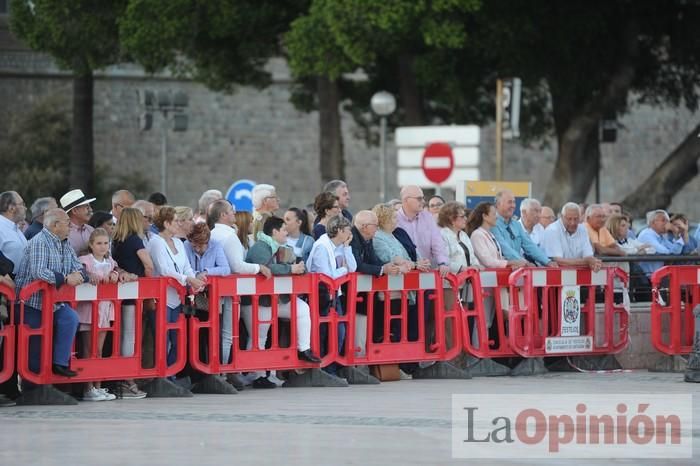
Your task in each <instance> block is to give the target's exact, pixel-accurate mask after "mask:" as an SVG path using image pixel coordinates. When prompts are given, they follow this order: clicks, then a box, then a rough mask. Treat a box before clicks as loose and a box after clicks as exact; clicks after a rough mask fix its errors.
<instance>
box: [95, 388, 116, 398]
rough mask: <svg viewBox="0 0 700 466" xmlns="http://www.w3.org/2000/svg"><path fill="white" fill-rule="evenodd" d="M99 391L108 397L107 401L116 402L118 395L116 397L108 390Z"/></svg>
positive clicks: (100, 389) (101, 389)
mask: <svg viewBox="0 0 700 466" xmlns="http://www.w3.org/2000/svg"><path fill="white" fill-rule="evenodd" d="M97 390H99V391H101V392H102V394H103V395H104V396H105V397H107V400H106V401H112V400H116V399H117V395H115V394H114V393H109V391H107V389H106V388H98V389H97Z"/></svg>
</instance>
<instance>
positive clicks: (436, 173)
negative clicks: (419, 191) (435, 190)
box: [421, 142, 455, 184]
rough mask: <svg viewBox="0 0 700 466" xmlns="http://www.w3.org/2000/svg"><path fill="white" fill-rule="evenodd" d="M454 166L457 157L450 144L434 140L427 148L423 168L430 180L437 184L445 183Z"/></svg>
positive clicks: (424, 153)
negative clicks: (453, 153)
mask: <svg viewBox="0 0 700 466" xmlns="http://www.w3.org/2000/svg"><path fill="white" fill-rule="evenodd" d="M454 166H455V159H454V155H452V147H450V145H449V144H447V143H444V142H434V143H432V144H429V145H428V147H426V148H425V152H423V162H422V163H421V168H423V173H424V174H425V177H426V178H428V180H430V181H432V182H433V183H435V184H440V183H444V182H445V181H447V178H449V177H450V175H451V174H452V170H453V169H454Z"/></svg>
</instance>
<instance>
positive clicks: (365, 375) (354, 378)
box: [338, 366, 381, 385]
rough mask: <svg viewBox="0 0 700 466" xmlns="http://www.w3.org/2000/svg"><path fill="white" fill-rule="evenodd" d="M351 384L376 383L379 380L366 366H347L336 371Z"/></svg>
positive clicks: (378, 382)
mask: <svg viewBox="0 0 700 466" xmlns="http://www.w3.org/2000/svg"><path fill="white" fill-rule="evenodd" d="M338 372H339V373H340V375H341V376H342V377H345V378H346V379H347V381H348V383H349V384H351V385H377V384H380V383H381V382H380V380H379V379H378V378H376V377H374V376H373V375H371V374H370V373H369V367H368V366H357V367H353V366H348V367H344V368H342V369H341V370H340V371H338Z"/></svg>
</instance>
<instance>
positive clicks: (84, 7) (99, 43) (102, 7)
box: [10, 0, 127, 193]
mask: <svg viewBox="0 0 700 466" xmlns="http://www.w3.org/2000/svg"><path fill="white" fill-rule="evenodd" d="M126 2H127V0H104V1H100V2H95V1H90V0H12V3H11V5H10V8H11V10H12V15H11V16H10V26H11V28H12V31H13V33H14V34H16V35H17V37H19V38H20V39H22V40H24V41H26V42H27V43H28V44H29V46H30V47H32V48H33V49H35V50H38V51H42V52H46V53H48V54H50V55H51V56H52V57H53V58H54V59H55V60H56V63H57V64H58V66H60V67H61V68H63V69H66V70H70V71H72V72H73V131H72V138H71V157H70V170H69V173H70V178H69V180H70V186H72V187H82V188H83V189H85V190H86V191H87V192H88V193H94V192H95V176H94V170H95V155H94V147H93V127H92V120H93V118H92V116H93V100H94V98H93V72H94V71H95V70H99V69H101V68H104V67H106V66H108V65H111V64H114V63H118V62H119V61H120V47H119V34H118V28H117V18H118V17H119V15H120V14H121V13H122V12H123V11H124V8H125V7H126Z"/></svg>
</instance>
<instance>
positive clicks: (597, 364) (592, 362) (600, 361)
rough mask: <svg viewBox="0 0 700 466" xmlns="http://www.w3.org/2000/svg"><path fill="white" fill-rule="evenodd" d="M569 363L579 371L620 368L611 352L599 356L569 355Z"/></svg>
mask: <svg viewBox="0 0 700 466" xmlns="http://www.w3.org/2000/svg"><path fill="white" fill-rule="evenodd" d="M569 363H570V364H571V365H572V366H573V367H574V368H575V369H577V370H579V371H581V370H583V371H617V370H620V369H622V364H620V362H619V361H618V360H617V358H616V357H615V355H613V354H604V355H601V356H571V357H570V358H569Z"/></svg>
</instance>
